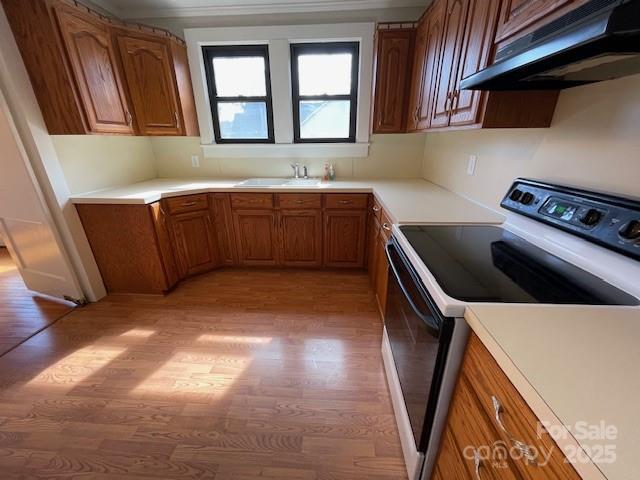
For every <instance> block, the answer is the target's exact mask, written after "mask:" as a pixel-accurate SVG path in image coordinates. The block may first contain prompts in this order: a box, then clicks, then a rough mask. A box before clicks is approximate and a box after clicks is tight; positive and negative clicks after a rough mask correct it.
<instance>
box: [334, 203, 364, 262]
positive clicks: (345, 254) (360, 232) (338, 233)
mask: <svg viewBox="0 0 640 480" xmlns="http://www.w3.org/2000/svg"><path fill="white" fill-rule="evenodd" d="M366 233H367V211H366V210H325V212H324V265H325V266H326V267H338V268H344V267H346V268H362V267H364V253H365V246H366Z"/></svg>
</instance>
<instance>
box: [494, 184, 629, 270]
mask: <svg viewBox="0 0 640 480" xmlns="http://www.w3.org/2000/svg"><path fill="white" fill-rule="evenodd" d="M500 205H501V206H502V207H503V208H506V209H507V210H511V211H512V212H516V213H519V214H520V215H524V216H527V217H530V218H533V219H535V220H537V221H539V222H543V223H546V224H548V225H552V226H554V227H557V228H560V229H562V230H565V231H567V232H570V233H573V234H575V235H578V236H580V237H583V238H585V239H586V240H589V241H591V242H593V243H597V244H599V245H601V246H603V247H605V248H608V249H610V250H615V251H617V252H619V253H622V254H623V255H627V256H629V257H632V258H635V259H636V260H640V199H629V198H622V197H617V196H613V195H608V194H602V193H597V192H590V191H586V190H581V189H577V188H573V187H566V186H561V185H553V184H548V183H543V182H538V181H535V180H528V179H517V180H516V181H515V182H514V183H513V185H512V186H511V188H510V189H509V191H508V192H507V194H506V195H505V197H504V199H503V200H502V203H501V204H500Z"/></svg>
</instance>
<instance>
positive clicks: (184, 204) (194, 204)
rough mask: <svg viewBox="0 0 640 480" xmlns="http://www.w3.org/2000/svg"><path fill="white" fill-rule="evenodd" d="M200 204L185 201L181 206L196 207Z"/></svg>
mask: <svg viewBox="0 0 640 480" xmlns="http://www.w3.org/2000/svg"><path fill="white" fill-rule="evenodd" d="M197 204H198V202H184V203H183V204H182V205H181V206H182V207H194V206H196V205H197Z"/></svg>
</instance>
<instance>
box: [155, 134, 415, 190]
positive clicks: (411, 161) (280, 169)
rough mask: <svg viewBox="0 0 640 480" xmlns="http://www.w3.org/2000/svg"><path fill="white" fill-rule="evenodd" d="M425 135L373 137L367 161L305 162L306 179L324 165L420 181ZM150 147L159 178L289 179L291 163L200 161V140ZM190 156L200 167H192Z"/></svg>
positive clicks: (162, 141) (353, 173)
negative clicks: (329, 164) (331, 164)
mask: <svg viewBox="0 0 640 480" xmlns="http://www.w3.org/2000/svg"><path fill="white" fill-rule="evenodd" d="M424 138H425V137H424V134H410V135H373V136H372V138H371V147H370V148H369V156H368V157H366V158H333V159H321V158H314V159H304V160H299V162H300V163H301V164H302V165H307V166H308V167H309V175H311V176H321V175H322V166H323V164H324V163H325V162H329V163H333V165H334V167H335V169H336V175H337V177H338V178H339V179H340V178H354V177H358V178H419V177H420V176H421V173H422V171H421V170H422V157H423V152H424ZM151 145H152V146H153V151H154V154H155V159H156V160H155V165H156V169H157V174H158V176H159V177H162V178H168V177H200V176H202V177H236V178H238V177H242V178H244V177H269V176H272V177H273V176H276V177H281V176H290V175H291V174H292V170H291V167H290V164H291V163H292V162H293V161H292V160H290V159H279V158H229V159H225V158H203V154H202V148H201V147H200V137H186V138H185V137H154V138H151ZM191 155H198V156H199V157H200V167H199V168H193V167H192V166H191Z"/></svg>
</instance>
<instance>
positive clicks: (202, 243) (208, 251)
mask: <svg viewBox="0 0 640 480" xmlns="http://www.w3.org/2000/svg"><path fill="white" fill-rule="evenodd" d="M171 226H172V230H173V239H174V249H175V254H176V257H177V259H178V267H179V271H180V277H181V278H183V277H188V276H190V275H195V274H198V273H202V272H207V271H209V270H212V269H214V268H216V267H217V266H218V264H219V257H218V252H217V248H216V242H215V232H214V230H213V222H212V220H211V214H210V212H209V210H208V209H207V210H201V211H197V212H189V213H180V214H178V215H172V216H171Z"/></svg>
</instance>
